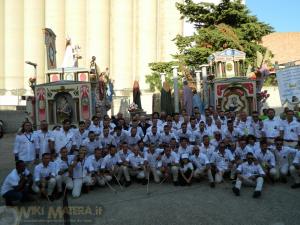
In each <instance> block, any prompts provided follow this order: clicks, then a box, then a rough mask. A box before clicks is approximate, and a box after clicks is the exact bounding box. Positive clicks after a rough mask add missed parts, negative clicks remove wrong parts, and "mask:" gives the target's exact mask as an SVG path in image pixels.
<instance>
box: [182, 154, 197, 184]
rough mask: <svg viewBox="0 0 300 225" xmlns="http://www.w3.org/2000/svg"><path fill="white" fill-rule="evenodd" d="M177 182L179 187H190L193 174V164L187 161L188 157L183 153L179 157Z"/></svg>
mask: <svg viewBox="0 0 300 225" xmlns="http://www.w3.org/2000/svg"><path fill="white" fill-rule="evenodd" d="M179 171H180V173H179V177H178V182H179V184H180V185H181V186H186V185H191V184H192V178H193V174H194V167H193V164H192V163H191V162H190V160H189V155H188V154H186V153H184V154H182V155H181V161H180V167H179Z"/></svg>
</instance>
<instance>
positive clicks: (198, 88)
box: [195, 70, 201, 93]
mask: <svg viewBox="0 0 300 225" xmlns="http://www.w3.org/2000/svg"><path fill="white" fill-rule="evenodd" d="M195 73H196V83H197V92H198V93H199V92H200V90H201V83H200V82H201V78H200V73H201V71H200V70H196V71H195Z"/></svg>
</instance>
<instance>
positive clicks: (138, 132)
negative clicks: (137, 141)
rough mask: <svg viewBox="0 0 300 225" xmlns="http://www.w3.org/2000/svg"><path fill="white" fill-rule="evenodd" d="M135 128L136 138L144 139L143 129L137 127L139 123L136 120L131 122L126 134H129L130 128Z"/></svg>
mask: <svg viewBox="0 0 300 225" xmlns="http://www.w3.org/2000/svg"><path fill="white" fill-rule="evenodd" d="M133 127H134V128H136V133H137V134H138V136H139V137H140V138H141V139H142V138H143V137H144V131H143V129H142V128H141V127H140V126H139V121H138V120H137V119H133V120H132V124H131V127H129V129H128V133H130V132H131V129H132V128H133Z"/></svg>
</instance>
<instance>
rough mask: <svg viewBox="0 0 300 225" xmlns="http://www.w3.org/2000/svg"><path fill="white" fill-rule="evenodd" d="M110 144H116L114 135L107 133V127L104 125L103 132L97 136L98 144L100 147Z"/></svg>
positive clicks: (106, 146)
mask: <svg viewBox="0 0 300 225" xmlns="http://www.w3.org/2000/svg"><path fill="white" fill-rule="evenodd" d="M110 145H114V146H116V145H117V144H116V142H115V139H114V136H112V135H111V134H110V133H109V128H108V127H104V128H103V133H102V134H101V135H100V137H99V146H100V148H106V149H107V148H108V147H109V146H110Z"/></svg>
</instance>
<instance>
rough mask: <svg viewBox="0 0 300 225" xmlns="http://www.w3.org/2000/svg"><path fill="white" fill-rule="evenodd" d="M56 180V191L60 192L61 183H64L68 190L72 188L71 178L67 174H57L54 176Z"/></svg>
mask: <svg viewBox="0 0 300 225" xmlns="http://www.w3.org/2000/svg"><path fill="white" fill-rule="evenodd" d="M55 180H56V185H57V191H58V192H62V191H63V190H62V185H63V184H65V185H66V188H67V189H68V190H72V189H73V180H72V178H71V177H69V176H64V175H57V176H56V177H55Z"/></svg>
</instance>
